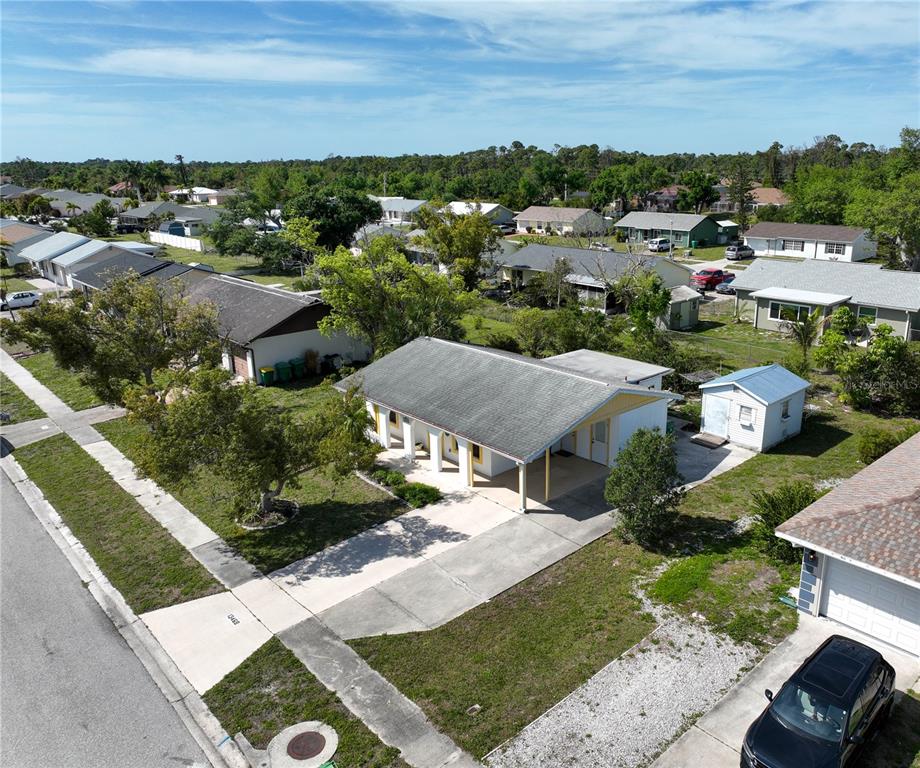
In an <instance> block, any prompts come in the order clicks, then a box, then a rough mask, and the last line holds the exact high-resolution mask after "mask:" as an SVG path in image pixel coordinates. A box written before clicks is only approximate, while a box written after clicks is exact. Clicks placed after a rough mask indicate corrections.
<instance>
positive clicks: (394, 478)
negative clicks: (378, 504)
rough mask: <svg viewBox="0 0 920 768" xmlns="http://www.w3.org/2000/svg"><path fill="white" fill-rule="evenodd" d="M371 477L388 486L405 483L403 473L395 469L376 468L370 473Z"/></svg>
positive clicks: (393, 486)
mask: <svg viewBox="0 0 920 768" xmlns="http://www.w3.org/2000/svg"><path fill="white" fill-rule="evenodd" d="M371 477H372V478H373V479H374V480H376V481H377V482H378V483H380V484H381V485H386V486H388V487H390V488H396V487H398V486H400V485H405V484H406V477H405V475H403V473H402V472H397V471H396V470H395V469H376V470H374V471H373V472H372V473H371Z"/></svg>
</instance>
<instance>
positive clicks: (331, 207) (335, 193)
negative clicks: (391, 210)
mask: <svg viewBox="0 0 920 768" xmlns="http://www.w3.org/2000/svg"><path fill="white" fill-rule="evenodd" d="M284 216H285V218H286V219H293V218H306V219H310V220H312V221H313V222H314V224H315V226H316V231H317V232H318V233H319V237H318V243H319V245H321V246H323V247H324V248H330V249H331V248H335V247H337V246H339V245H345V246H347V245H348V244H349V243H350V242H351V239H352V237H354V234H355V232H357V231H358V230H359V229H360V228H361V227H363V226H364V225H365V224H368V223H370V222H372V221H376V220H378V219H380V218H381V217H382V216H383V209H382V208H381V207H380V203H378V202H377V201H376V200H371V199H370V198H369V197H368V196H367V195H365V194H362V193H360V192H355V191H354V190H351V189H346V188H343V187H338V188H333V187H318V188H316V189H312V190H310V191H308V192H304V193H303V194H300V195H298V196H297V197H295V198H293V199H291V200H289V201H288V202H287V203H286V204H285V206H284Z"/></svg>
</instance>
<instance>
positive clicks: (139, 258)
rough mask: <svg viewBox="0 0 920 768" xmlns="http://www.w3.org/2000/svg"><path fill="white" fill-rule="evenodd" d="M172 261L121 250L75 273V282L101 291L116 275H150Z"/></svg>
mask: <svg viewBox="0 0 920 768" xmlns="http://www.w3.org/2000/svg"><path fill="white" fill-rule="evenodd" d="M171 263H172V262H170V261H164V260H163V259H155V258H153V256H147V255H146V254H143V253H135V252H133V251H125V250H122V249H121V248H119V249H118V253H116V254H115V255H114V256H111V257H109V258H108V259H103V260H102V261H98V262H96V263H95V264H87V265H86V266H84V267H82V268H80V269H77V270H75V271H74V275H73V279H74V282H77V283H82V284H83V285H86V286H89V287H90V288H96V289H100V288H103V287H105V284H106V283H107V282H108V281H109V280H111V279H112V277H114V276H116V275H121V274H123V273H125V272H136V273H137V274H138V275H148V274H150V273H151V272H154V271H155V270H158V269H162V268H163V267H165V266H166V265H168V264H171Z"/></svg>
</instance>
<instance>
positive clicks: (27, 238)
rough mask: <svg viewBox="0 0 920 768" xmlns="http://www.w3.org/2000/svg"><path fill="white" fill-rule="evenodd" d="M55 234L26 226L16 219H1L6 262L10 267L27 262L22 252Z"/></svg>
mask: <svg viewBox="0 0 920 768" xmlns="http://www.w3.org/2000/svg"><path fill="white" fill-rule="evenodd" d="M53 234H54V231H53V230H50V229H44V228H43V227H39V226H37V225H35V224H26V223H25V222H24V221H17V220H16V219H0V239H2V240H3V242H4V245H5V247H6V260H7V263H8V264H9V265H10V266H13V265H14V264H21V263H22V262H24V261H27V260H26V259H24V258H22V256H20V255H19V253H20V251H22V250H24V249H26V248H28V247H29V246H30V245H33V244H35V243H37V242H39V241H41V240H45V239H47V238H49V237H51V236H52V235H53Z"/></svg>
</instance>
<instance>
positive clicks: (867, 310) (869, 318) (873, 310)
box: [856, 307, 878, 325]
mask: <svg viewBox="0 0 920 768" xmlns="http://www.w3.org/2000/svg"><path fill="white" fill-rule="evenodd" d="M856 317H857V318H859V319H860V320H864V321H865V322H867V323H868V324H869V325H872V324H873V323H875V321H876V320H877V319H878V307H860V308H859V309H858V310H856Z"/></svg>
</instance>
